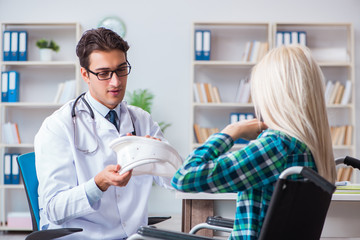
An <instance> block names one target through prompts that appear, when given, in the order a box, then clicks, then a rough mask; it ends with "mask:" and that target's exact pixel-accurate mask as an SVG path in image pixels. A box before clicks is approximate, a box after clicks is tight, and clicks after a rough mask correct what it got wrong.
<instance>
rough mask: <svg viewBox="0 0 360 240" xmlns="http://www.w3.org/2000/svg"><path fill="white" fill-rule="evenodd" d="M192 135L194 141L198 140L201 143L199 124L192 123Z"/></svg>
mask: <svg viewBox="0 0 360 240" xmlns="http://www.w3.org/2000/svg"><path fill="white" fill-rule="evenodd" d="M194 133H195V134H194V135H195V141H196V142H198V143H202V142H203V139H202V138H201V135H200V126H199V124H196V123H195V124H194Z"/></svg>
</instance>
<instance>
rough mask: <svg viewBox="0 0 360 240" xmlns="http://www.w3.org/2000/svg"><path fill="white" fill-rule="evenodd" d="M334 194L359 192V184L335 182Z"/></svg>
mask: <svg viewBox="0 0 360 240" xmlns="http://www.w3.org/2000/svg"><path fill="white" fill-rule="evenodd" d="M335 185H336V191H335V194H360V184H352V183H350V182H347V181H346V182H337V183H336V184H335Z"/></svg>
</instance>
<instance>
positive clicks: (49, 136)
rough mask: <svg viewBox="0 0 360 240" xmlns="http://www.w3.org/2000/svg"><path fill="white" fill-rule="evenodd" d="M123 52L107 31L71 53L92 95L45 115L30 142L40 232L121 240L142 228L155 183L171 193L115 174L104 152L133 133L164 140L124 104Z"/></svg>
mask: <svg viewBox="0 0 360 240" xmlns="http://www.w3.org/2000/svg"><path fill="white" fill-rule="evenodd" d="M128 49H129V46H128V44H127V42H126V41H124V40H123V39H122V38H121V37H120V36H118V35H117V34H116V33H115V32H113V31H111V30H108V29H104V28H99V29H92V30H88V31H86V32H85V33H84V34H83V36H82V38H81V39H80V41H79V43H78V45H77V48H76V54H77V56H78V57H79V61H80V65H81V75H82V78H83V79H84V81H85V82H86V83H87V84H88V87H89V91H88V92H86V94H85V95H83V96H81V97H79V98H78V100H77V101H74V100H72V101H70V102H68V103H66V104H65V105H64V106H62V107H61V108H60V109H59V110H57V111H56V112H54V113H53V114H52V115H51V116H49V117H48V118H47V119H46V120H45V121H44V122H43V124H42V126H41V128H40V130H39V132H38V133H37V135H36V136H35V156H36V170H37V176H38V180H39V189H38V193H39V207H40V228H41V229H51V228H62V227H76V228H83V232H79V233H75V234H72V235H69V236H68V238H66V237H64V238H62V239H126V238H127V237H128V236H130V235H131V234H133V233H134V232H135V231H136V229H137V228H138V227H139V226H141V225H146V224H147V201H148V197H149V194H150V190H151V187H152V183H153V181H155V182H156V183H158V184H159V185H162V186H165V187H167V186H170V184H169V183H170V179H166V178H161V177H156V176H150V175H141V176H132V172H131V171H128V172H126V173H124V174H122V175H119V173H118V171H119V170H120V168H121V166H120V165H118V164H117V159H116V154H115V152H114V151H113V150H111V149H110V147H109V143H110V142H111V141H112V140H114V139H116V138H118V137H120V136H125V135H131V134H132V135H137V136H146V137H150V138H155V139H158V140H162V141H166V140H165V139H164V137H163V134H162V132H161V130H160V128H159V126H158V124H157V123H155V122H153V120H152V119H151V116H150V115H149V113H147V112H145V111H143V110H142V109H140V108H137V107H134V106H129V105H127V104H126V102H125V101H123V98H124V94H125V90H126V83H127V77H128V74H129V73H130V70H131V66H130V63H129V62H128V60H127V54H126V53H127V50H128ZM110 110H114V111H115V114H113V115H110V113H109V111H110ZM108 115H110V117H108ZM108 119H109V120H108ZM110 121H112V122H113V123H112V122H110Z"/></svg>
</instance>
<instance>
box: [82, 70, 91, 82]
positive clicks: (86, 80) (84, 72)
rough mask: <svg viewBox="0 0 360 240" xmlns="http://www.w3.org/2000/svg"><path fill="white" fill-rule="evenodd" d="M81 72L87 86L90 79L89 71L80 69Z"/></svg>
mask: <svg viewBox="0 0 360 240" xmlns="http://www.w3.org/2000/svg"><path fill="white" fill-rule="evenodd" d="M80 71H81V77H82V78H83V80H84V81H85V82H86V83H87V84H89V82H90V79H89V73H88V71H86V69H85V68H83V67H81V68H80Z"/></svg>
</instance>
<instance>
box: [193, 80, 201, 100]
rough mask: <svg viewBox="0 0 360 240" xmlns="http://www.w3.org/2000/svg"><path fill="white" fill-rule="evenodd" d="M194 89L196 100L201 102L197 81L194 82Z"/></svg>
mask: <svg viewBox="0 0 360 240" xmlns="http://www.w3.org/2000/svg"><path fill="white" fill-rule="evenodd" d="M193 90H194V102H196V103H199V102H200V96H199V92H198V89H197V86H196V83H194V84H193Z"/></svg>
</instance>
